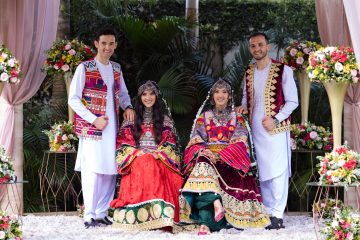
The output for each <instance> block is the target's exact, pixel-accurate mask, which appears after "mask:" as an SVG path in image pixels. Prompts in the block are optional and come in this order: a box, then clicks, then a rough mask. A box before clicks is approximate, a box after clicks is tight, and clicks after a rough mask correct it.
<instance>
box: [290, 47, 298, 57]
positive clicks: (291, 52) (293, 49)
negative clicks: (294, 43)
mask: <svg viewBox="0 0 360 240" xmlns="http://www.w3.org/2000/svg"><path fill="white" fill-rule="evenodd" d="M297 52H298V50H296V49H295V48H292V49H291V50H290V56H292V57H294V56H295V55H296V53H297Z"/></svg>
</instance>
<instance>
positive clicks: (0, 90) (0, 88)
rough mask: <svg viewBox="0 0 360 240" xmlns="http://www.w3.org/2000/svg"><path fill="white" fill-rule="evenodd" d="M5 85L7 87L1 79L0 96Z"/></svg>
mask: <svg viewBox="0 0 360 240" xmlns="http://www.w3.org/2000/svg"><path fill="white" fill-rule="evenodd" d="M4 87H5V83H3V82H1V81H0V96H1V92H2V90H3V89H4Z"/></svg>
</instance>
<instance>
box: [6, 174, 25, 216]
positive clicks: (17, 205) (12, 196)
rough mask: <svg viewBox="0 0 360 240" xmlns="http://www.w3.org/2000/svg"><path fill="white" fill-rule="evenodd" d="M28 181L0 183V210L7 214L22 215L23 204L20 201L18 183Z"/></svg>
mask: <svg viewBox="0 0 360 240" xmlns="http://www.w3.org/2000/svg"><path fill="white" fill-rule="evenodd" d="M24 183H28V181H16V182H13V183H0V206H1V210H3V211H5V212H7V213H8V214H16V215H19V216H22V215H23V213H24V206H23V203H22V201H20V191H19V189H18V188H19V185H20V184H24Z"/></svg>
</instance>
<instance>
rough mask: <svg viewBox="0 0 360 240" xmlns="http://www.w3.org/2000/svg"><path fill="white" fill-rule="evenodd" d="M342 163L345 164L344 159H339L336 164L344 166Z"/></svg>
mask: <svg viewBox="0 0 360 240" xmlns="http://www.w3.org/2000/svg"><path fill="white" fill-rule="evenodd" d="M344 164H345V160H344V159H340V160H339V162H338V166H339V167H342V166H344Z"/></svg>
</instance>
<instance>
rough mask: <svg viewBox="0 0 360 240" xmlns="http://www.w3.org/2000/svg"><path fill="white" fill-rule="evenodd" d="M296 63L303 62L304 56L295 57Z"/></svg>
mask: <svg viewBox="0 0 360 240" xmlns="http://www.w3.org/2000/svg"><path fill="white" fill-rule="evenodd" d="M296 63H297V64H299V65H301V64H303V63H304V58H303V57H298V58H297V59H296Z"/></svg>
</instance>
